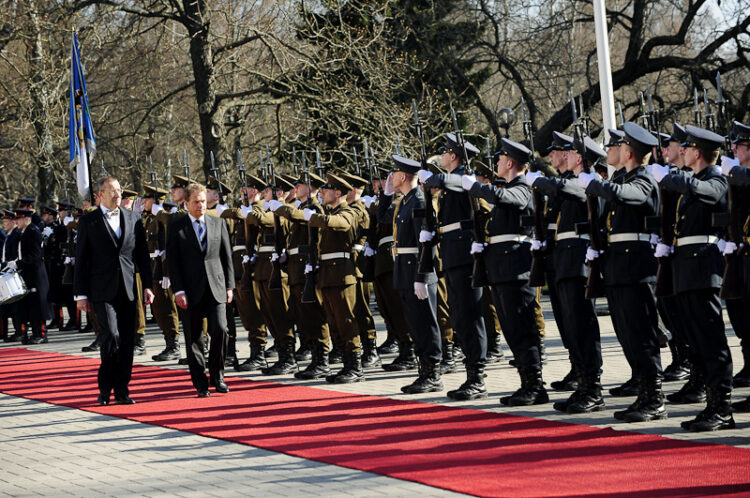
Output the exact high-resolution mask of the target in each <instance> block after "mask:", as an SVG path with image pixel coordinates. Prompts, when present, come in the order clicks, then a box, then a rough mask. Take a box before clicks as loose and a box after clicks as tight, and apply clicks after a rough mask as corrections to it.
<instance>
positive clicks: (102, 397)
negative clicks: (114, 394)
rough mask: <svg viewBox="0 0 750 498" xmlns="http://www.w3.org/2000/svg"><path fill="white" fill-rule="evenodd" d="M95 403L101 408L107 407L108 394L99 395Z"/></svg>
mask: <svg viewBox="0 0 750 498" xmlns="http://www.w3.org/2000/svg"><path fill="white" fill-rule="evenodd" d="M96 402H97V403H99V404H100V405H101V406H107V405H108V404H109V394H106V395H105V394H100V395H99V397H98V398H96Z"/></svg>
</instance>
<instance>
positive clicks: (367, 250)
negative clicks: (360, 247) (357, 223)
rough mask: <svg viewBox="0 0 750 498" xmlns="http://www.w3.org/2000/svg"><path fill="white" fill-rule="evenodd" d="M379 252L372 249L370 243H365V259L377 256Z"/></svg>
mask: <svg viewBox="0 0 750 498" xmlns="http://www.w3.org/2000/svg"><path fill="white" fill-rule="evenodd" d="M377 253H378V252H377V251H376V250H374V249H373V248H372V247H370V243H369V242H365V257H367V258H369V257H370V256H375V255H376V254H377Z"/></svg>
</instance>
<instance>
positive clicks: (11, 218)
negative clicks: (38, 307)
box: [0, 209, 26, 342]
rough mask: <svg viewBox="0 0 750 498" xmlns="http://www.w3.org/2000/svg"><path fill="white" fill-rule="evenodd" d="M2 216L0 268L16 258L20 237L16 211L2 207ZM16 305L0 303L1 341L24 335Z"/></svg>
mask: <svg viewBox="0 0 750 498" xmlns="http://www.w3.org/2000/svg"><path fill="white" fill-rule="evenodd" d="M2 218H3V230H4V231H5V240H3V245H2V252H1V253H0V269H5V268H6V266H7V263H8V262H9V261H15V260H16V259H17V258H18V242H19V240H20V239H21V230H19V228H18V227H17V226H16V225H17V223H16V213H14V212H13V211H8V210H5V209H4V210H3V211H2ZM17 307H18V303H17V302H13V303H9V304H3V305H0V338H2V339H3V342H14V341H20V340H21V339H22V338H23V337H25V335H26V325H25V324H22V323H20V322H19V320H18V318H19V317H18V313H17V311H16V310H17ZM9 318H10V319H11V322H12V324H13V329H14V332H13V335H9V332H10V331H9V328H8V319H9Z"/></svg>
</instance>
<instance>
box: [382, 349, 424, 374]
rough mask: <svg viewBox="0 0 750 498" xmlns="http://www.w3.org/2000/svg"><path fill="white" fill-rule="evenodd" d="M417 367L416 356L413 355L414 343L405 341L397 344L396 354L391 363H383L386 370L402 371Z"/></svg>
mask: <svg viewBox="0 0 750 498" xmlns="http://www.w3.org/2000/svg"><path fill="white" fill-rule="evenodd" d="M415 368H417V357H416V356H415V355H414V343H412V342H405V343H401V344H399V346H398V356H396V359H395V360H393V363H386V364H385V365H383V370H385V371H386V372H402V371H404V370H414V369H415Z"/></svg>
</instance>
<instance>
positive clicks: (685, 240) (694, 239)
mask: <svg viewBox="0 0 750 498" xmlns="http://www.w3.org/2000/svg"><path fill="white" fill-rule="evenodd" d="M718 241H719V237H717V236H715V235H691V236H690V237H679V238H677V239H676V240H675V241H674V246H675V247H680V246H688V245H691V244H716V243H717V242H718Z"/></svg>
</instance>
